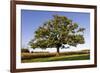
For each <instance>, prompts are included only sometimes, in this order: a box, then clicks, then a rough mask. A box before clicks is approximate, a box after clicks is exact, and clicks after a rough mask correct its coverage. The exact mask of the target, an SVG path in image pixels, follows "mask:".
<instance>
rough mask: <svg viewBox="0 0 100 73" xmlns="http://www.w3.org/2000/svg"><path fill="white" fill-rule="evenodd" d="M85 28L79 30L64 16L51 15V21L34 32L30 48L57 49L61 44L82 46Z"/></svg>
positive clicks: (75, 24) (76, 25)
mask: <svg viewBox="0 0 100 73" xmlns="http://www.w3.org/2000/svg"><path fill="white" fill-rule="evenodd" d="M84 30H85V28H79V26H78V24H77V23H73V22H72V20H70V19H68V18H67V17H65V16H60V15H53V18H52V19H51V20H48V21H46V22H45V23H44V24H43V26H40V27H39V28H38V29H37V30H36V31H35V38H34V39H32V40H31V41H30V43H29V44H30V46H31V47H32V48H43V49H45V48H50V47H56V48H57V49H58V51H57V52H59V48H60V47H62V44H68V45H70V46H75V47H76V46H77V45H78V44H84V43H85V41H84V37H83V33H81V32H84Z"/></svg>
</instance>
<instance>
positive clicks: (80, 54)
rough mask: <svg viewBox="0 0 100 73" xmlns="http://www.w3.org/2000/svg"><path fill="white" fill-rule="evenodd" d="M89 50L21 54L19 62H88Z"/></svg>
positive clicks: (26, 52) (25, 52) (24, 52)
mask: <svg viewBox="0 0 100 73" xmlns="http://www.w3.org/2000/svg"><path fill="white" fill-rule="evenodd" d="M89 59H90V50H81V51H71V52H61V53H59V54H58V53H49V52H32V53H29V52H28V51H23V52H21V62H22V63H30V62H50V61H73V60H89Z"/></svg>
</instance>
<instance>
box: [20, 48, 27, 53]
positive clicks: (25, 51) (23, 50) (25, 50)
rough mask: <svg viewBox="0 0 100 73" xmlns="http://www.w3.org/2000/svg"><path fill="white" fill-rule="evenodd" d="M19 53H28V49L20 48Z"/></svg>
mask: <svg viewBox="0 0 100 73" xmlns="http://www.w3.org/2000/svg"><path fill="white" fill-rule="evenodd" d="M21 53H29V50H28V49H21Z"/></svg>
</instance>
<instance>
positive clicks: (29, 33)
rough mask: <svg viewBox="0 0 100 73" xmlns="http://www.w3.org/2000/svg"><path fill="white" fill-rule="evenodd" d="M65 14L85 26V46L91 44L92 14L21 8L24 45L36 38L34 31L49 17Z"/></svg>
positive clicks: (80, 25)
mask: <svg viewBox="0 0 100 73" xmlns="http://www.w3.org/2000/svg"><path fill="white" fill-rule="evenodd" d="M54 14H58V15H63V16H66V17H68V18H69V19H71V20H72V21H73V22H75V23H78V24H79V27H84V28H85V29H86V30H85V32H84V37H85V46H87V48H89V46H90V14H89V13H82V12H81V13H79V12H55V11H36V10H21V28H22V31H21V35H22V36H21V37H22V47H26V46H27V44H28V42H29V41H30V40H31V39H32V38H34V31H36V30H37V28H38V27H39V26H42V25H43V23H44V22H45V21H47V20H49V19H52V15H54Z"/></svg>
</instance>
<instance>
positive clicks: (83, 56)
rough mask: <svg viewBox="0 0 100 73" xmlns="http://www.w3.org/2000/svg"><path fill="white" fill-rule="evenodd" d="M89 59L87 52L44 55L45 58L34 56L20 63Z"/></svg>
mask: <svg viewBox="0 0 100 73" xmlns="http://www.w3.org/2000/svg"><path fill="white" fill-rule="evenodd" d="M88 59H90V55H89V54H78V55H64V56H63V55H61V56H55V57H45V58H34V59H25V60H22V63H30V62H50V61H72V60H88Z"/></svg>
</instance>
